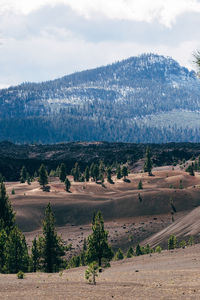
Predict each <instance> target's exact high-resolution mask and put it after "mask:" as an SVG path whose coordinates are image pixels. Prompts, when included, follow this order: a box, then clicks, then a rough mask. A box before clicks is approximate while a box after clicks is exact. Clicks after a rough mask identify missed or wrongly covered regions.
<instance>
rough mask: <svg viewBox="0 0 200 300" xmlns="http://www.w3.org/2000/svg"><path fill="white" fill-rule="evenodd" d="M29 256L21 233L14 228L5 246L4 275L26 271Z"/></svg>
mask: <svg viewBox="0 0 200 300" xmlns="http://www.w3.org/2000/svg"><path fill="white" fill-rule="evenodd" d="M28 265H29V255H28V248H27V244H26V240H25V237H24V235H23V234H22V232H21V231H20V230H19V229H18V228H17V227H16V226H15V227H14V228H13V229H12V230H11V232H10V234H9V236H8V239H7V240H6V244H5V270H6V273H18V272H19V271H20V270H21V271H23V272H27V271H28Z"/></svg>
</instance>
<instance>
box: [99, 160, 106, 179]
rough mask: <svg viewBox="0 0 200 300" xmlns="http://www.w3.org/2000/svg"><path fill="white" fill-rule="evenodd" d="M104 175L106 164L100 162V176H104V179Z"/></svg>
mask: <svg viewBox="0 0 200 300" xmlns="http://www.w3.org/2000/svg"><path fill="white" fill-rule="evenodd" d="M104 173H105V166H104V163H103V162H102V160H100V162H99V174H100V175H103V177H104Z"/></svg>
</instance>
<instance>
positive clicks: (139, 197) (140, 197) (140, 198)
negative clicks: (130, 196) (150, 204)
mask: <svg viewBox="0 0 200 300" xmlns="http://www.w3.org/2000/svg"><path fill="white" fill-rule="evenodd" d="M138 200H139V202H140V203H141V202H142V196H141V195H140V193H138Z"/></svg>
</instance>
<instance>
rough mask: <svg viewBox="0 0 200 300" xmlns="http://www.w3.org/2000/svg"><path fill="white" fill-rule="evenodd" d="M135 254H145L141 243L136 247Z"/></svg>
mask: <svg viewBox="0 0 200 300" xmlns="http://www.w3.org/2000/svg"><path fill="white" fill-rule="evenodd" d="M135 254H136V256H139V255H142V254H143V252H142V249H141V247H140V244H137V246H136V249H135Z"/></svg>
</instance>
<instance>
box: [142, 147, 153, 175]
mask: <svg viewBox="0 0 200 300" xmlns="http://www.w3.org/2000/svg"><path fill="white" fill-rule="evenodd" d="M152 167H153V164H152V160H151V151H150V148H149V147H147V150H146V159H145V164H144V172H148V173H149V176H151V175H152V172H151V171H152Z"/></svg>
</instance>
